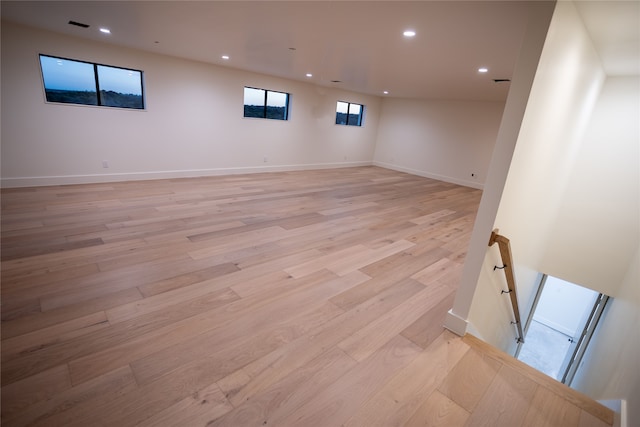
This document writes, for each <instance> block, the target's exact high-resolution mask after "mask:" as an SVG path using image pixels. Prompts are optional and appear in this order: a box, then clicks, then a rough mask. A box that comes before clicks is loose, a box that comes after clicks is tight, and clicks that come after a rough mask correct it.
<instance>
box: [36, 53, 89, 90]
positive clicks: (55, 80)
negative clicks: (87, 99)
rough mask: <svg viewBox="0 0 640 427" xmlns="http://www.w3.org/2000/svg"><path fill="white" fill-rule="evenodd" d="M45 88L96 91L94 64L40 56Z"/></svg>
mask: <svg viewBox="0 0 640 427" xmlns="http://www.w3.org/2000/svg"><path fill="white" fill-rule="evenodd" d="M40 64H41V66H42V76H43V78H44V87H45V89H54V90H78V91H89V92H95V91H96V80H95V76H94V74H93V64H88V63H86V62H78V61H70V60H67V59H59V58H52V57H50V56H40Z"/></svg>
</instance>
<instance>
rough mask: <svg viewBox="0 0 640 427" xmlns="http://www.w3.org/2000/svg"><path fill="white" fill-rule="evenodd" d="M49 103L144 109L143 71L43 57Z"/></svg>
mask: <svg viewBox="0 0 640 427" xmlns="http://www.w3.org/2000/svg"><path fill="white" fill-rule="evenodd" d="M40 66H41V68H42V80H43V82H44V91H45V95H46V98H47V101H48V102H60V103H63V104H82V105H100V106H104V107H118V108H133V109H139V110H142V109H144V96H143V95H144V92H143V86H142V71H139V70H129V69H126V68H119V67H111V66H107V65H99V64H93V63H90V62H83V61H74V60H71V59H64V58H56V57H53V56H46V55H40Z"/></svg>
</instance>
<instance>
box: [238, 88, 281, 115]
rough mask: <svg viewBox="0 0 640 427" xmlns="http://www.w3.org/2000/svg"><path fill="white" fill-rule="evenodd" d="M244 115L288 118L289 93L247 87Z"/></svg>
mask: <svg viewBox="0 0 640 427" xmlns="http://www.w3.org/2000/svg"><path fill="white" fill-rule="evenodd" d="M244 117H257V118H261V119H274V120H288V119H289V94H288V93H284V92H276V91H272V90H266V89H256V88H253V87H245V88H244Z"/></svg>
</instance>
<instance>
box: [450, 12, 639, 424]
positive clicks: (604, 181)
mask: <svg viewBox="0 0 640 427" xmlns="http://www.w3.org/2000/svg"><path fill="white" fill-rule="evenodd" d="M639 99H640V78H638V77H637V76H635V77H606V76H605V75H604V73H603V71H602V67H601V65H600V62H599V58H598V56H597V54H596V53H595V51H594V49H593V47H592V44H591V40H590V37H589V34H588V33H587V32H586V30H585V28H584V26H583V25H582V22H581V20H580V18H579V15H578V14H577V13H576V10H575V7H574V5H573V3H571V2H558V3H557V6H556V11H555V13H554V16H553V20H552V23H551V26H550V31H549V35H548V38H547V42H546V43H545V47H544V51H543V54H542V56H541V58H540V65H539V68H538V71H537V73H536V78H535V81H534V84H533V88H532V91H531V95H530V99H529V103H528V105H527V110H526V113H525V116H524V119H523V122H522V128H521V132H520V135H519V137H518V141H517V144H516V148H515V150H514V153H513V158H512V162H511V166H510V169H509V174H508V177H507V181H506V184H505V188H504V192H503V194H502V199H501V201H500V205H499V208H498V212H497V215H496V220H495V223H494V226H495V227H498V228H499V229H500V232H501V234H503V235H505V236H507V237H508V238H510V239H511V245H512V250H513V255H514V260H515V271H516V276H517V281H518V287H519V288H518V289H519V292H520V298H519V300H520V305H521V308H524V310H523V311H524V313H523V319H524V318H526V316H527V314H528V309H529V307H530V304H531V302H532V298H533V294H534V291H535V289H534V288H535V286H534V285H535V284H536V283H537V280H538V276H539V273H541V272H542V273H548V274H551V275H554V276H557V277H560V278H561V279H564V280H567V281H570V282H574V283H578V284H580V285H584V286H586V287H590V288H592V289H594V290H597V291H600V292H603V293H606V294H608V295H610V296H612V297H613V300H612V303H611V305H610V306H609V308H608V309H607V311H606V313H605V316H604V318H603V323H602V324H601V325H600V327H599V329H598V330H597V333H596V335H595V337H594V339H593V340H592V342H591V345H590V350H589V352H588V353H587V358H586V361H585V363H584V365H583V367H581V368H580V370H579V372H578V376H577V378H576V380H574V384H573V386H574V387H576V388H577V389H579V390H581V391H583V392H585V393H586V394H587V395H589V396H591V397H592V398H594V399H601V400H605V399H608V400H616V399H625V400H627V401H628V402H629V405H628V407H629V408H630V416H629V424H628V425H638V422H639V420H640V410H639V409H638V408H640V388H639V384H640V378H639V375H640V374H639V372H640V362H639V361H640V334H639V333H638V330H639V328H640V323H639V315H638V313H639V312H640V295H639V293H640V286H639V285H638V284H639V283H640V278H639V277H638V274H639V268H640V266H639V260H638V257H639V255H638V248H639V246H640V245H639V240H640V231H639V227H640V207H639V206H640V129H639V125H638V117H639V116H640V105H639V104H640V103H639V102H638V100H639ZM507 105H508V104H507ZM492 166H493V164H492ZM481 211H482V206H481ZM481 213H482V212H480V213H479V217H480V214H481ZM476 226H477V225H476ZM474 233H475V230H474ZM486 237H487V240H488V236H486ZM472 249H473V248H472ZM483 251H484V253H485V258H484V264H483V265H482V267H481V268H480V271H479V273H478V275H479V278H478V281H477V283H476V287H475V288H474V289H472V290H473V291H475V294H474V297H473V300H472V303H471V307H470V311H469V313H468V318H467V320H468V322H469V329H470V330H472V331H474V332H476V333H477V334H479V335H481V337H482V338H483V339H485V340H486V341H488V342H490V343H491V344H493V345H494V346H497V347H499V348H501V349H503V350H505V351H508V352H512V351H513V350H514V348H515V340H514V338H515V330H514V328H513V327H510V326H506V325H507V322H508V321H509V320H510V318H509V317H508V316H507V317H505V316H504V314H503V313H504V311H505V310H506V309H505V305H507V306H508V298H507V297H506V296H500V295H499V292H500V290H501V289H504V287H505V285H504V278H503V274H502V273H501V272H500V271H497V272H494V271H492V266H493V265H495V264H497V265H500V260H499V258H498V254H497V251H496V250H495V249H494V248H490V249H489V250H486V248H485V249H484V250H483ZM467 260H469V257H468V258H467ZM466 269H467V265H465V271H467V270H466ZM463 279H464V275H463ZM462 285H463V286H464V285H465V282H463V283H462ZM465 292H467V293H468V292H469V289H465ZM457 301H458V298H457V297H456V302H457ZM454 308H455V306H454ZM456 314H458V315H460V312H458V313H456Z"/></svg>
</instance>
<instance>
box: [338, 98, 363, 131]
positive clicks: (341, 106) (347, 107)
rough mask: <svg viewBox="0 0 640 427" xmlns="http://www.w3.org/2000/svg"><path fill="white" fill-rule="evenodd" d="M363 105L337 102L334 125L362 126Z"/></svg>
mask: <svg viewBox="0 0 640 427" xmlns="http://www.w3.org/2000/svg"><path fill="white" fill-rule="evenodd" d="M363 113H364V105H360V104H353V103H351V102H343V101H338V104H337V106H336V124H337V125H346V126H362V114H363Z"/></svg>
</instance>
